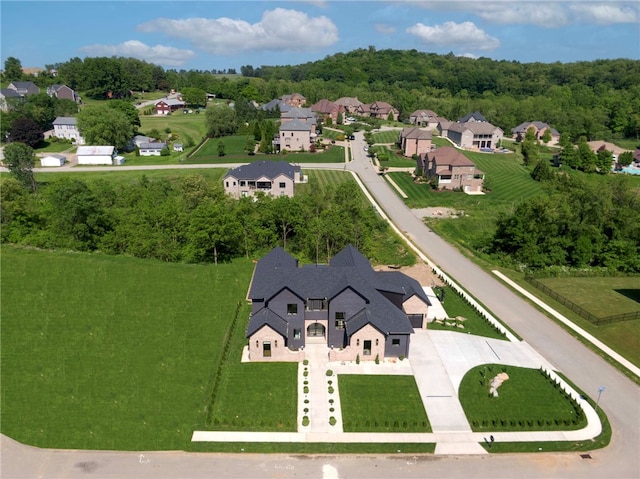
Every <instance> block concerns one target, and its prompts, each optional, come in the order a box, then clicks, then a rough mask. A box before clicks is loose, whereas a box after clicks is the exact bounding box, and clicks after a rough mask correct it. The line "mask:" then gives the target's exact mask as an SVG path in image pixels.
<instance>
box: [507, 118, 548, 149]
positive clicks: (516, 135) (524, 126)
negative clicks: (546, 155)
mask: <svg viewBox="0 0 640 479" xmlns="http://www.w3.org/2000/svg"><path fill="white" fill-rule="evenodd" d="M529 128H532V129H533V132H534V133H535V135H536V139H537V140H539V141H542V137H543V136H544V134H545V132H546V131H547V130H548V131H549V133H550V134H551V141H549V143H547V144H548V145H557V144H558V142H559V141H560V133H558V130H556V129H555V128H551V127H550V126H549V125H547V124H546V123H543V122H541V121H525V122H524V123H520V124H519V125H518V126H516V127H515V128H511V134H512V136H513V139H514V140H516V141H522V140H524V137H525V135H526V134H527V130H528V129H529Z"/></svg>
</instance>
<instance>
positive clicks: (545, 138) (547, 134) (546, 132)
mask: <svg viewBox="0 0 640 479" xmlns="http://www.w3.org/2000/svg"><path fill="white" fill-rule="evenodd" d="M541 139H542V141H544V144H545V145H546V144H547V143H549V142H550V141H551V130H550V129H549V128H546V129H545V130H544V133H543V134H542V138H541Z"/></svg>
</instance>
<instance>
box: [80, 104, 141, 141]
mask: <svg viewBox="0 0 640 479" xmlns="http://www.w3.org/2000/svg"><path fill="white" fill-rule="evenodd" d="M78 130H79V131H80V133H81V134H82V136H83V137H84V139H85V141H86V142H87V144H89V145H110V146H115V147H116V148H117V149H119V150H120V149H124V148H125V147H126V146H127V144H128V143H129V141H130V140H131V138H132V137H133V127H132V126H131V122H130V120H129V117H127V115H126V114H125V113H123V112H121V111H118V110H116V109H114V108H110V107H108V106H87V107H85V108H83V109H82V110H81V111H80V113H78Z"/></svg>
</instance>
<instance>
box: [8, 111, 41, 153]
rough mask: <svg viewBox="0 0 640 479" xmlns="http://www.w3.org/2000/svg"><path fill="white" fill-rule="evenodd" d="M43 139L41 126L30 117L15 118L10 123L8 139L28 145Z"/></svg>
mask: <svg viewBox="0 0 640 479" xmlns="http://www.w3.org/2000/svg"><path fill="white" fill-rule="evenodd" d="M42 140H44V132H43V131H42V127H41V126H40V125H39V124H38V123H37V122H36V121H34V120H32V119H31V118H17V119H16V120H15V121H14V122H13V123H12V125H11V134H10V135H9V141H11V142H18V143H24V144H26V145H29V146H30V147H32V148H33V147H34V146H36V145H37V144H38V143H40V142H42Z"/></svg>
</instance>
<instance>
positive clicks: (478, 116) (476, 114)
mask: <svg viewBox="0 0 640 479" xmlns="http://www.w3.org/2000/svg"><path fill="white" fill-rule="evenodd" d="M472 118H473V119H474V120H475V121H487V119H486V118H485V117H484V116H483V115H482V113H480V112H479V111H474V112H473V113H469V114H468V115H465V116H463V117H462V118H459V119H458V123H466V122H468V121H469V120H471V119H472Z"/></svg>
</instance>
